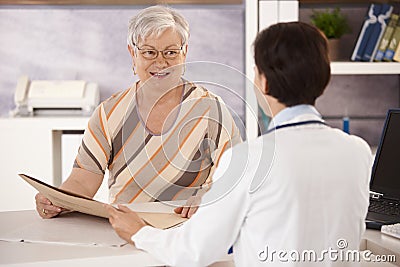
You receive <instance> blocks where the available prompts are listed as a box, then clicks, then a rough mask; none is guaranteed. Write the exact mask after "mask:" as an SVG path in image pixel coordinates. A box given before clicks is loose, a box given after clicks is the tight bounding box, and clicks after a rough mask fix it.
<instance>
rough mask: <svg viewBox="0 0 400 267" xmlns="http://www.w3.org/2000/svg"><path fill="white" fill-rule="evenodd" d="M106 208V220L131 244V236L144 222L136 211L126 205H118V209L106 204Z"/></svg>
mask: <svg viewBox="0 0 400 267" xmlns="http://www.w3.org/2000/svg"><path fill="white" fill-rule="evenodd" d="M106 209H107V211H108V214H109V215H110V217H109V218H108V220H109V221H110V224H111V226H112V227H113V228H114V230H115V231H116V232H117V234H118V235H119V236H120V237H121V238H122V239H124V240H125V241H127V242H129V243H131V244H133V242H132V240H131V236H132V235H134V234H136V233H137V232H138V231H139V230H140V229H142V227H144V226H146V223H145V222H144V221H143V220H142V219H141V218H140V217H139V215H137V213H136V212H134V211H132V210H130V209H129V208H128V207H126V206H123V205H118V209H116V208H114V207H113V206H111V205H106Z"/></svg>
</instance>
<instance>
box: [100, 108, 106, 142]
mask: <svg viewBox="0 0 400 267" xmlns="http://www.w3.org/2000/svg"><path fill="white" fill-rule="evenodd" d="M99 117H100V125H101V130H102V132H103V135H104V137H105V138H106V139H107V134H106V130H105V129H104V124H103V117H102V116H101V108H99Z"/></svg>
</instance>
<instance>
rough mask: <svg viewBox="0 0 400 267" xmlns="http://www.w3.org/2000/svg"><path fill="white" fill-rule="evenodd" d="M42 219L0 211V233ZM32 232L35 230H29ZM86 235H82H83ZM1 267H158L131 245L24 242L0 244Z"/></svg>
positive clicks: (228, 263)
mask: <svg viewBox="0 0 400 267" xmlns="http://www.w3.org/2000/svg"><path fill="white" fill-rule="evenodd" d="M32 220H41V218H40V217H39V215H37V214H36V211H32V210H29V211H8V212H0V222H1V227H0V234H2V233H7V232H9V231H12V230H14V229H18V228H20V227H22V226H24V225H27V224H29V223H31V222H32ZM32 230H33V231H34V229H32ZM82 234H85V233H82ZM0 265H4V266H24V267H25V266H38V267H39V266H40V267H45V266H57V267H63V266H66V267H70V266H85V267H87V266H95V267H101V266H118V267H124V266H127V267H128V266H129V267H132V266H135V267H138V266H160V265H162V263H161V262H159V261H157V260H156V259H154V258H153V257H151V256H150V255H149V254H147V253H146V252H144V251H141V250H138V249H136V248H135V247H134V246H132V245H125V246H123V247H94V246H72V245H55V244H39V243H23V242H5V241H0ZM212 266H213V267H222V266H224V267H228V266H233V265H232V257H231V256H228V255H227V256H226V258H224V259H221V262H218V263H215V264H213V265H212Z"/></svg>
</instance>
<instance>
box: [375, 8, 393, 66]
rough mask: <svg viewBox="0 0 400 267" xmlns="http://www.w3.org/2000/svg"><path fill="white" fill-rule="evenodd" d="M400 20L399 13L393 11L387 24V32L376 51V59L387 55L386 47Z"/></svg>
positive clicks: (378, 59)
mask: <svg viewBox="0 0 400 267" xmlns="http://www.w3.org/2000/svg"><path fill="white" fill-rule="evenodd" d="M398 20H399V15H397V14H394V13H392V15H391V16H390V20H389V23H388V25H387V26H386V29H385V32H384V33H383V35H382V38H381V40H380V42H379V45H378V50H377V51H376V54H375V58H374V61H382V60H383V56H384V55H385V52H386V49H387V47H388V46H389V42H390V40H391V39H392V36H393V33H394V29H395V28H396V25H397V22H398Z"/></svg>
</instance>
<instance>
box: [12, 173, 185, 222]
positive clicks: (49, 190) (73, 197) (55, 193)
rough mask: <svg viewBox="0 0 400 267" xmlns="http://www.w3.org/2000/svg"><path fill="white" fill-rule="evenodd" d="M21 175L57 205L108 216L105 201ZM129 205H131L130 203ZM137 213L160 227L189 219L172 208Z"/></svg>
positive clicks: (146, 220)
mask: <svg viewBox="0 0 400 267" xmlns="http://www.w3.org/2000/svg"><path fill="white" fill-rule="evenodd" d="M19 176H20V177H21V178H22V179H24V180H25V181H26V182H28V183H29V184H30V185H32V186H33V187H34V188H36V190H38V191H39V192H40V193H41V194H42V195H44V196H45V197H47V198H48V199H49V200H50V201H51V202H52V203H53V205H55V206H59V207H62V208H65V209H68V210H73V211H79V212H82V213H86V214H90V215H94V216H99V217H103V218H108V213H107V210H106V209H105V207H104V206H103V204H104V203H102V202H99V201H96V200H93V199H91V198H88V197H85V196H81V195H78V194H75V193H72V192H68V191H66V190H63V189H60V188H56V187H54V186H51V185H49V184H46V183H44V182H42V181H40V180H38V179H35V178H33V177H30V176H28V175H25V174H19ZM159 203H160V204H158V205H159V207H160V208H161V207H162V205H164V206H165V204H162V203H161V202H159ZM154 204H156V203H154ZM130 205H133V204H130ZM136 205H137V204H136ZM127 206H128V207H129V205H127ZM133 206H135V205H133ZM132 210H135V209H132ZM164 210H165V207H164ZM137 213H138V215H139V216H140V217H141V218H142V219H143V220H144V221H145V222H146V223H147V224H149V225H151V226H153V227H156V228H160V229H167V228H171V227H174V226H176V225H178V224H181V223H183V222H184V221H186V220H187V219H186V218H182V217H181V216H180V215H178V214H175V213H174V212H173V209H172V208H171V212H170V213H165V212H155V209H154V208H153V209H152V210H151V212H145V211H144V210H143V209H140V211H139V212H137Z"/></svg>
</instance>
